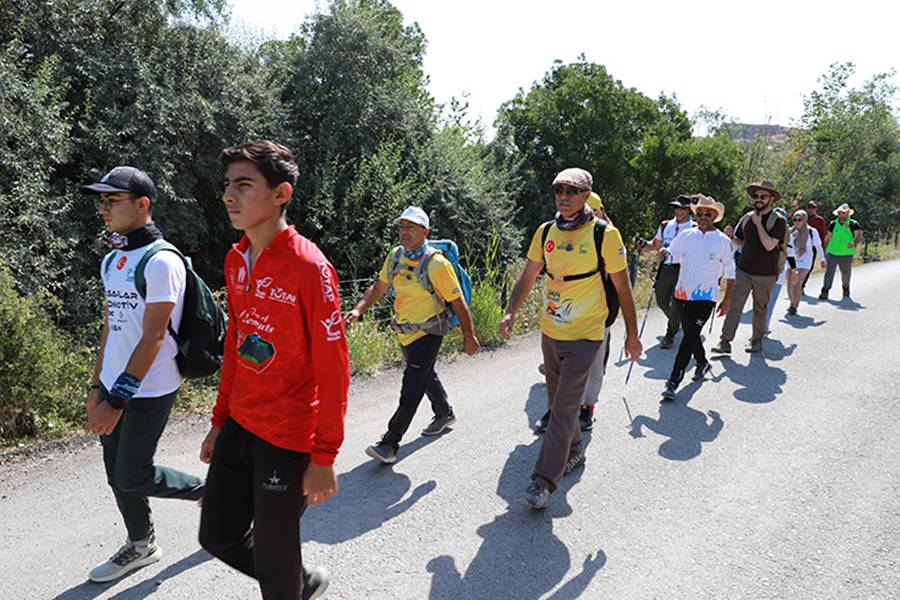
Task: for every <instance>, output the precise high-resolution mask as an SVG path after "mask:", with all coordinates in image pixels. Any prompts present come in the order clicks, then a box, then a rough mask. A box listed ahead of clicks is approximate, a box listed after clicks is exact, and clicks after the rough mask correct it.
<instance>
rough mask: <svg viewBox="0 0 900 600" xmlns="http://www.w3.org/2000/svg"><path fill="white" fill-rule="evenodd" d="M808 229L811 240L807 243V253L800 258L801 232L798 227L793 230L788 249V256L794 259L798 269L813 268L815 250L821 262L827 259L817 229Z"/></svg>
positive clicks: (808, 227)
mask: <svg viewBox="0 0 900 600" xmlns="http://www.w3.org/2000/svg"><path fill="white" fill-rule="evenodd" d="M807 229H809V239H808V240H807V241H806V252H804V253H803V255H802V256H800V255H799V253H798V252H797V235H798V233H799V232H798V231H797V228H796V227H793V228H791V245H790V247H788V254H787V255H788V256H792V257H794V260H796V262H797V268H798V269H811V268H812V264H813V248H815V249H816V253H817V254H816V256H818V257H819V260H823V259H824V258H825V251H824V250H823V249H822V238H820V237H819V232H818V231H816V229H815V227H810V226H808V225H807Z"/></svg>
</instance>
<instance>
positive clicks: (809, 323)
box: [778, 315, 828, 329]
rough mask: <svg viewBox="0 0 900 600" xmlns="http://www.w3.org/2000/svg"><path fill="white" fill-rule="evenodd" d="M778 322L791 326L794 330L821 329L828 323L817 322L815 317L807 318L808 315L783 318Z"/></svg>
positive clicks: (823, 321)
mask: <svg viewBox="0 0 900 600" xmlns="http://www.w3.org/2000/svg"><path fill="white" fill-rule="evenodd" d="M778 322H779V323H785V324H787V325H790V326H791V327H793V328H794V329H809V328H810V327H821V326H822V325H824V324H825V323H827V322H828V321H825V320H821V321H816V320H815V319H814V318H813V317H807V316H806V315H793V316H787V317H782V318H780V319H778Z"/></svg>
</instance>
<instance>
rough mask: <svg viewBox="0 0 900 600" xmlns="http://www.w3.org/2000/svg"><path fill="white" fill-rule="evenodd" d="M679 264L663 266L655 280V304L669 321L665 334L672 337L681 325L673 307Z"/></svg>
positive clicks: (676, 311)
mask: <svg viewBox="0 0 900 600" xmlns="http://www.w3.org/2000/svg"><path fill="white" fill-rule="evenodd" d="M680 270H681V266H680V265H669V266H668V267H663V268H662V270H661V271H660V272H659V281H657V282H656V304H657V305H658V306H659V307H660V308H661V309H662V311H663V313H665V315H666V318H667V319H668V320H669V322H668V323H667V324H666V336H668V337H674V336H675V334H676V333H678V329H679V328H680V327H681V318H680V317H679V315H678V310H677V309H676V308H675V286H676V285H677V284H678V272H679V271H680Z"/></svg>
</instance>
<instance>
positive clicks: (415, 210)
mask: <svg viewBox="0 0 900 600" xmlns="http://www.w3.org/2000/svg"><path fill="white" fill-rule="evenodd" d="M400 221H409V222H410V223H415V224H416V225H421V226H422V227H424V228H425V229H431V227H430V225H429V221H428V213H426V212H425V211H424V210H422V209H421V208H419V207H418V206H410V207H407V209H406V210H404V211H403V214H402V215H400V216H399V217H397V218H396V219H394V225H396V224H398V223H399V222H400Z"/></svg>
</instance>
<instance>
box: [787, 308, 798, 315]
mask: <svg viewBox="0 0 900 600" xmlns="http://www.w3.org/2000/svg"><path fill="white" fill-rule="evenodd" d="M787 314H789V315H792V316H793V315H796V314H797V309H796V308H794V307H793V306H788V309H787Z"/></svg>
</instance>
